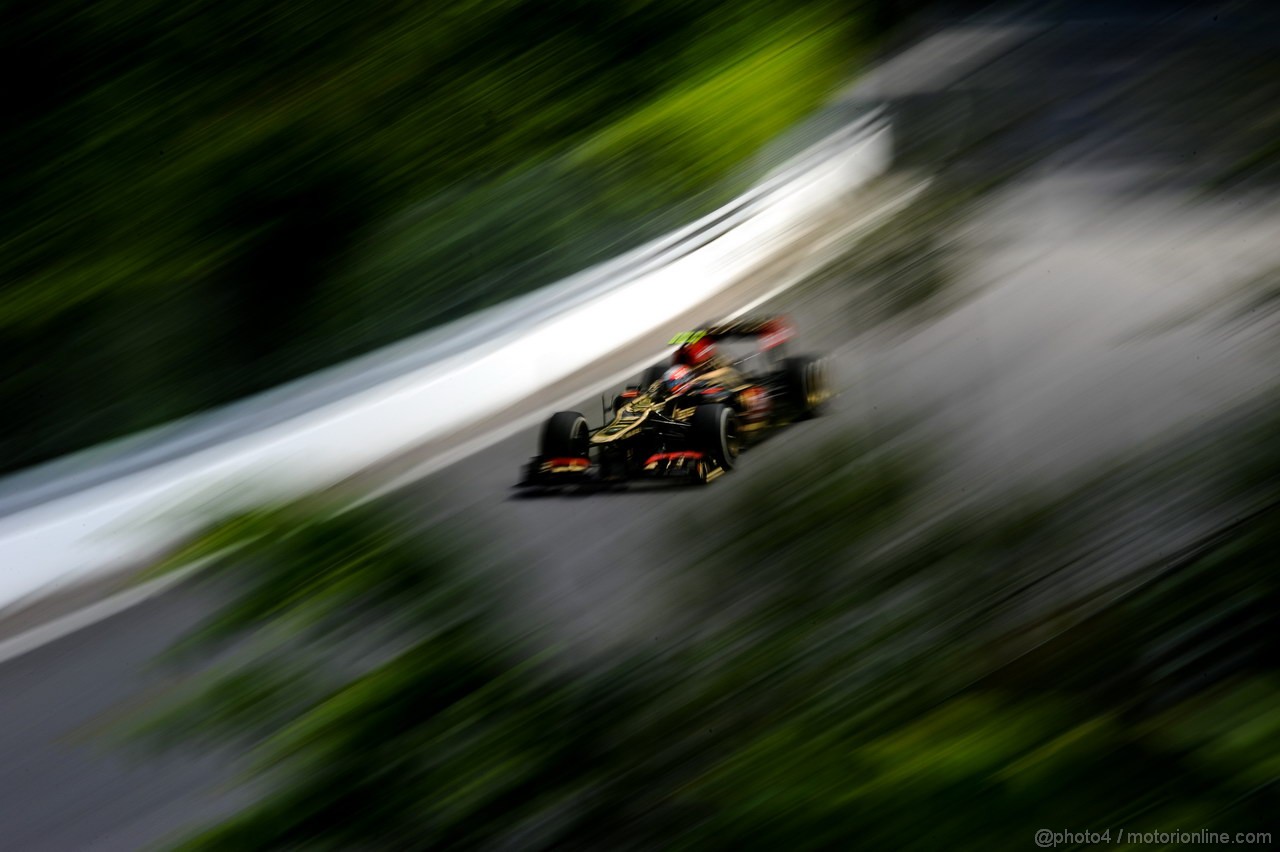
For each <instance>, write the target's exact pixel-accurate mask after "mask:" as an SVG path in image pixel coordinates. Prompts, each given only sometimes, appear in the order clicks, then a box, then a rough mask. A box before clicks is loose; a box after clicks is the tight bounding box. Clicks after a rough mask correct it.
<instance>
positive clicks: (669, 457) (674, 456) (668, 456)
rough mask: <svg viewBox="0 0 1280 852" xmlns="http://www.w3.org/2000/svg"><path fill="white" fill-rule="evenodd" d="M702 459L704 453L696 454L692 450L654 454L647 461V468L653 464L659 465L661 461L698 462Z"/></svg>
mask: <svg viewBox="0 0 1280 852" xmlns="http://www.w3.org/2000/svg"><path fill="white" fill-rule="evenodd" d="M700 458H702V453H695V452H693V451H691V450H690V451H686V452H682V453H654V454H653V455H651V456H649V458H648V459H647V460H646V461H645V467H648V466H649V465H651V464H657V463H658V462H660V461H677V460H678V459H693V460H697V459H700Z"/></svg>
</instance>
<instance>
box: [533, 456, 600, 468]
mask: <svg viewBox="0 0 1280 852" xmlns="http://www.w3.org/2000/svg"><path fill="white" fill-rule="evenodd" d="M544 464H546V465H548V466H549V467H591V459H587V458H566V457H560V458H554V459H547V460H546V461H545V462H544Z"/></svg>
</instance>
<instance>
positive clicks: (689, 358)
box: [675, 337, 716, 368]
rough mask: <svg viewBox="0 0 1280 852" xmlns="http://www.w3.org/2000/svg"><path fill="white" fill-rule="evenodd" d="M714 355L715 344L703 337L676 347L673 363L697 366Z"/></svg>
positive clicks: (702, 364)
mask: <svg viewBox="0 0 1280 852" xmlns="http://www.w3.org/2000/svg"><path fill="white" fill-rule="evenodd" d="M715 355H716V347H715V344H714V343H712V342H711V341H710V340H708V339H707V338H705V337H703V338H699V339H698V340H695V341H693V342H692V343H686V344H684V345H683V346H681V347H680V348H679V349H677V350H676V356H675V363H677V364H683V365H684V366H686V367H693V368H697V367H702V366H704V365H706V364H707V363H708V362H709V361H710V360H711V359H712V358H714V357H715Z"/></svg>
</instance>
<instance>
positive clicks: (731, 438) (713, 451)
mask: <svg viewBox="0 0 1280 852" xmlns="http://www.w3.org/2000/svg"><path fill="white" fill-rule="evenodd" d="M689 422H690V427H691V431H692V432H693V444H694V447H695V448H696V449H697V450H699V451H700V452H702V453H703V454H705V455H706V457H707V458H709V459H710V460H711V461H712V462H713V463H714V464H717V465H719V466H720V467H721V468H723V469H724V470H726V471H728V470H733V467H734V465H735V464H737V460H738V449H739V443H738V415H737V414H735V413H734V411H733V409H732V408H730V407H729V406H727V405H720V404H718V403H717V404H713V405H700V406H698V407H697V408H696V409H694V412H693V417H692V419H691V420H690V421H689Z"/></svg>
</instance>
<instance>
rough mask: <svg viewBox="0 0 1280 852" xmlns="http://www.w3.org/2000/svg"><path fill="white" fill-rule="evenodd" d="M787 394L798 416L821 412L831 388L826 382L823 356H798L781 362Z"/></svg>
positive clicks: (812, 415) (825, 364)
mask: <svg viewBox="0 0 1280 852" xmlns="http://www.w3.org/2000/svg"><path fill="white" fill-rule="evenodd" d="M782 369H783V372H784V373H785V374H786V385H787V395H788V397H790V401H791V404H792V406H793V407H794V408H795V410H796V414H797V415H798V416H799V417H800V418H806V417H814V416H816V415H818V414H820V413H822V409H823V407H824V406H825V405H826V404H827V400H829V399H830V398H831V388H830V386H829V384H828V382H827V362H826V360H825V359H823V358H811V357H807V356H799V357H796V358H787V359H786V360H784V361H783V362H782Z"/></svg>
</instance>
